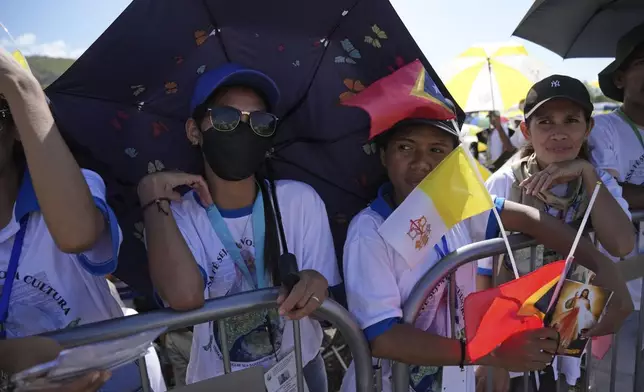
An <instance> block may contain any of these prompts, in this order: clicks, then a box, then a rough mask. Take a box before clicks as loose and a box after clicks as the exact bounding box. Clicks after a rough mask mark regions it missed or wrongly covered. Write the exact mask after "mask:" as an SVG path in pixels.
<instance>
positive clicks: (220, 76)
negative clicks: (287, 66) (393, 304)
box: [190, 63, 280, 115]
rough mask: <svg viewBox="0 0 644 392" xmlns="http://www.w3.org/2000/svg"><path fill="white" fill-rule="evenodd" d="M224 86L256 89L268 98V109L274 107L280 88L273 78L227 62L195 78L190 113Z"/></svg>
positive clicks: (278, 97)
mask: <svg viewBox="0 0 644 392" xmlns="http://www.w3.org/2000/svg"><path fill="white" fill-rule="evenodd" d="M225 86H245V87H250V88H252V89H254V90H257V91H258V92H260V93H262V94H263V95H264V97H265V98H266V99H267V100H268V102H267V104H268V106H269V107H270V109H275V106H277V102H278V101H279V99H280V90H279V89H278V88H277V84H275V82H274V81H273V79H271V78H270V77H268V76H267V75H265V74H263V73H262V72H259V71H256V70H254V69H250V68H246V67H243V66H241V65H239V64H234V63H228V64H225V65H222V66H221V67H217V68H215V69H213V70H210V71H208V72H205V73H204V74H203V75H201V76H200V77H199V79H197V85H196V86H195V89H194V91H193V92H192V99H191V100H190V115H192V114H194V111H195V109H197V107H199V105H202V104H203V103H204V102H206V100H208V98H210V96H211V95H212V93H213V92H215V90H217V89H218V88H220V87H225Z"/></svg>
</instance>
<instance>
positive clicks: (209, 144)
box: [201, 122, 273, 181]
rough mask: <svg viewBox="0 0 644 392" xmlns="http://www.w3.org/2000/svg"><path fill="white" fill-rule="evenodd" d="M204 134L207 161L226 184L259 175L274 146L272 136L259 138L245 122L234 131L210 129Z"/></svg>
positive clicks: (204, 153) (204, 152)
mask: <svg viewBox="0 0 644 392" xmlns="http://www.w3.org/2000/svg"><path fill="white" fill-rule="evenodd" d="M202 135H203V136H202V137H203V144H202V146H201V149H202V151H203V155H204V157H205V158H206V162H208V165H209V166H210V168H211V169H212V171H213V172H214V173H215V174H216V175H217V176H218V177H220V178H221V179H223V180H226V181H241V180H244V179H246V178H248V177H250V176H252V175H253V174H255V173H256V172H257V171H258V170H259V169H260V167H261V166H262V163H264V159H266V153H267V152H268V151H269V150H270V148H271V147H272V145H273V138H272V137H261V136H258V135H257V134H255V132H253V130H252V129H251V128H250V125H248V123H245V122H240V123H239V125H238V126H237V128H235V129H234V130H233V131H230V132H220V131H217V130H215V129H214V128H209V129H207V130H206V131H205V132H203V134H202Z"/></svg>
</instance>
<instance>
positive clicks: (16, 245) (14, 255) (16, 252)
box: [0, 215, 29, 339]
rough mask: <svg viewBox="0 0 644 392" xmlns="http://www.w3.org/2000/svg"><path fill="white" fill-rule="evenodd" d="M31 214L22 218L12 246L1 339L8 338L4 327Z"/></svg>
mask: <svg viewBox="0 0 644 392" xmlns="http://www.w3.org/2000/svg"><path fill="white" fill-rule="evenodd" d="M28 221H29V215H25V217H24V218H22V219H21V220H20V229H19V230H18V233H17V234H16V238H15V239H14V241H13V247H12V248H11V257H10V258H9V266H8V268H7V275H6V277H5V280H4V286H2V297H0V339H6V338H7V330H6V329H5V328H4V323H5V322H6V321H7V318H8V317H9V301H10V300H11V289H12V288H13V281H14V280H15V278H16V272H17V271H18V262H19V261H20V254H21V253H22V245H23V243H24V242H25V233H26V232H27V222H28Z"/></svg>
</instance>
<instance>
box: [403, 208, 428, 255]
mask: <svg viewBox="0 0 644 392" xmlns="http://www.w3.org/2000/svg"><path fill="white" fill-rule="evenodd" d="M431 232H432V231H431V226H430V225H428V224H427V218H425V216H421V217H420V218H418V219H413V220H410V221H409V231H408V232H407V235H408V236H409V238H411V240H412V241H414V246H415V247H416V249H418V250H420V249H423V248H424V247H425V246H427V243H428V242H429V235H430V234H431Z"/></svg>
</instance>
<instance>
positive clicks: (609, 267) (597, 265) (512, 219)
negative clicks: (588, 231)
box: [501, 201, 632, 307]
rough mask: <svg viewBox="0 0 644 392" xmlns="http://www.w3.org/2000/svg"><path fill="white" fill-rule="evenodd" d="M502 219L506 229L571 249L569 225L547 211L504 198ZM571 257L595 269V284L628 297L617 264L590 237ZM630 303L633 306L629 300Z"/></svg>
mask: <svg viewBox="0 0 644 392" xmlns="http://www.w3.org/2000/svg"><path fill="white" fill-rule="evenodd" d="M501 219H502V220H503V224H504V225H505V228H506V229H507V230H509V231H519V232H522V233H525V234H527V235H529V236H531V237H533V238H535V239H536V240H538V241H539V242H540V243H542V244H544V245H545V246H546V247H548V248H550V249H553V250H555V251H557V252H559V253H560V254H563V255H567V254H568V252H569V251H570V247H571V246H572V243H573V241H574V238H575V234H576V233H575V231H574V230H573V229H572V228H571V227H570V226H568V225H565V224H562V223H561V222H560V221H559V220H557V219H556V218H553V217H552V216H550V215H548V214H547V213H546V212H543V211H539V210H537V209H535V208H532V207H528V206H524V205H521V204H518V203H513V202H511V201H506V202H505V206H504V208H503V211H502V212H501ZM574 257H575V262H577V263H579V264H581V265H583V266H584V267H586V268H588V269H590V270H591V271H593V272H595V273H597V276H596V278H595V283H596V284H598V285H601V286H604V287H606V288H608V289H610V290H613V291H614V292H615V294H618V295H619V298H621V299H622V300H625V299H627V298H628V299H629V300H630V294H629V293H628V290H627V289H626V284H625V283H624V279H623V278H622V276H621V274H620V272H619V271H618V269H617V267H616V265H615V264H614V263H613V262H612V261H611V260H610V259H608V258H607V257H606V256H604V255H603V254H602V253H601V252H599V251H598V250H597V249H596V248H595V247H594V246H593V244H592V243H591V242H590V241H588V240H587V239H585V238H582V239H581V240H580V241H579V246H577V249H576V251H575V254H574ZM625 305H626V304H625ZM630 305H631V307H632V302H631V304H630Z"/></svg>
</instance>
